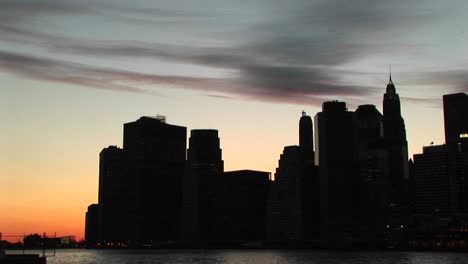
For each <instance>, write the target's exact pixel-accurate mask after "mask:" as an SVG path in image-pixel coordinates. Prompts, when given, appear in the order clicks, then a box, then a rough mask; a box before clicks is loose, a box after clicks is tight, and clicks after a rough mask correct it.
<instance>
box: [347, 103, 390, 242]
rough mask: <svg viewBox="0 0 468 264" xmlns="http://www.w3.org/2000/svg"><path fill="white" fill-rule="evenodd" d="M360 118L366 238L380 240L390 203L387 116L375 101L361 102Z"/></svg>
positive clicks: (359, 131)
mask: <svg viewBox="0 0 468 264" xmlns="http://www.w3.org/2000/svg"><path fill="white" fill-rule="evenodd" d="M355 115H356V119H357V126H358V129H357V135H358V136H357V139H358V162H359V181H360V187H359V190H360V197H361V198H360V219H361V220H360V221H359V223H360V225H361V229H362V230H367V231H366V232H361V233H362V235H363V239H365V240H367V241H376V240H379V237H382V234H383V233H385V231H386V225H387V217H388V206H389V204H390V197H389V194H390V192H389V189H390V181H389V170H388V153H387V151H386V147H385V144H384V140H383V116H382V114H381V113H380V112H379V111H378V110H377V108H376V107H375V106H374V105H360V106H359V107H358V108H357V109H356V111H355Z"/></svg>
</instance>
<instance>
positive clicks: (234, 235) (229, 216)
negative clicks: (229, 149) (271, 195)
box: [215, 170, 271, 243]
mask: <svg viewBox="0 0 468 264" xmlns="http://www.w3.org/2000/svg"><path fill="white" fill-rule="evenodd" d="M270 184H271V173H270V172H264V171H255V170H237V171H227V172H224V174H223V181H222V183H221V186H220V188H219V190H218V191H219V192H218V197H219V199H218V201H219V202H218V203H217V208H216V212H217V215H216V217H215V218H216V223H215V226H216V229H217V231H219V232H218V234H217V240H218V241H233V242H236V241H237V242H240V243H247V242H249V241H264V240H265V221H266V214H267V197H268V192H269V188H270Z"/></svg>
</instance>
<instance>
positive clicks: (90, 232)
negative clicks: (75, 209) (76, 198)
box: [85, 204, 99, 248]
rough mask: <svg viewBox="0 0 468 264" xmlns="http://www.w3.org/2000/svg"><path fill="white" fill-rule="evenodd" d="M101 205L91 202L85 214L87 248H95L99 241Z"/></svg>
mask: <svg viewBox="0 0 468 264" xmlns="http://www.w3.org/2000/svg"><path fill="white" fill-rule="evenodd" d="M98 234H99V205H98V204H91V205H90V206H88V210H87V211H86V214H85V241H86V248H93V247H96V246H97V243H98V242H99V238H98Z"/></svg>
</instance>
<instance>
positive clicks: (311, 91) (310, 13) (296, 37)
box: [0, 0, 468, 104]
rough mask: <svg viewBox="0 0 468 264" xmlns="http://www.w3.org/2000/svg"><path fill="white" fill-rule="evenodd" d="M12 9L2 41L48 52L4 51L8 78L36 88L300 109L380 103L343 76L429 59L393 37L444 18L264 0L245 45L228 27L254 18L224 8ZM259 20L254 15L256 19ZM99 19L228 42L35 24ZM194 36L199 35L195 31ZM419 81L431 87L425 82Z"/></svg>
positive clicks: (58, 5)
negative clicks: (147, 64) (125, 64)
mask: <svg viewBox="0 0 468 264" xmlns="http://www.w3.org/2000/svg"><path fill="white" fill-rule="evenodd" d="M206 1H208V0H206ZM267 2H268V3H267ZM5 3H6V4H5V5H4V6H5V8H3V9H2V11H0V22H4V23H1V24H0V33H2V34H3V37H2V40H3V41H9V42H10V43H17V44H19V45H30V46H34V47H36V48H39V49H43V50H45V51H47V52H45V53H44V55H43V57H41V58H38V57H32V56H27V55H21V54H15V53H12V52H9V51H3V52H2V53H0V54H1V56H2V65H4V66H3V70H4V71H9V72H12V73H15V74H21V75H23V76H26V77H28V78H36V79H41V80H49V81H56V82H65V83H74V84H79V85H82V86H90V87H93V88H99V89H110V90H118V91H131V92H145V93H146V92H148V90H147V89H142V88H139V86H141V85H143V84H149V83H150V84H151V83H158V84H165V85H166V84H167V85H169V86H170V87H176V88H181V87H182V88H186V89H196V90H201V91H204V92H205V93H204V94H209V95H210V96H213V95H214V96H227V97H238V98H248V99H253V100H267V101H275V102H286V103H300V104H307V103H314V102H315V101H316V102H321V101H322V100H323V99H324V98H325V99H329V98H336V97H340V98H341V99H347V100H354V102H358V101H359V99H356V98H358V97H364V96H374V95H375V89H373V88H372V87H367V86H364V85H360V84H353V83H349V82H346V81H344V79H343V75H344V73H345V74H346V71H343V70H342V69H340V66H341V65H344V64H349V63H352V62H354V61H357V60H362V59H363V58H366V57H367V56H372V55H375V54H384V53H392V52H401V51H403V52H405V53H411V54H416V53H417V52H421V45H419V46H418V45H414V44H412V43H399V42H398V41H395V40H394V39H393V37H392V36H389V35H388V34H389V32H396V31H397V30H398V31H400V32H401V31H404V32H407V33H408V32H413V31H414V32H416V31H417V30H418V28H419V27H421V26H422V25H424V24H425V23H427V22H428V21H434V20H435V19H437V16H435V15H434V13H435V12H436V9H430V8H421V7H420V2H419V1H414V0H410V1H402V0H398V1H396V2H393V1H392V2H391V3H390V2H388V3H387V2H376V1H371V0H357V1H353V2H352V3H351V2H349V1H344V0H331V1H329V0H328V1H325V0H323V1H322V0H319V1H305V0H300V1H296V2H294V4H291V3H287V4H286V3H281V2H274V3H270V2H269V1H263V0H256V1H254V4H252V5H251V6H252V8H253V9H254V10H253V11H255V10H256V11H258V13H259V14H260V13H261V14H262V15H263V16H264V18H263V19H258V20H253V21H254V22H249V21H247V22H245V23H244V24H242V26H239V27H237V29H236V30H237V31H238V32H237V34H236V36H238V37H237V38H232V37H230V36H227V35H226V34H227V33H226V32H230V30H231V28H229V29H228V27H226V26H225V24H226V23H227V21H236V19H237V20H242V18H243V17H242V15H245V14H243V13H242V14H241V13H239V12H237V13H236V12H235V11H233V12H232V13H230V12H225V13H222V12H220V10H222V9H220V8H214V7H213V6H218V7H219V3H216V1H214V2H210V3H211V4H207V5H206V6H207V8H206V9H205V10H204V11H203V12H201V11H194V10H193V9H191V6H182V5H179V6H178V7H177V8H174V6H175V5H174V4H172V5H170V7H164V8H161V7H154V6H145V5H141V3H140V5H135V6H131V5H127V6H124V5H120V4H109V3H106V4H103V3H101V4H94V3H92V4H91V3H86V4H83V3H81V2H80V3H78V2H71V1H53V0H46V1H37V2H35V1H28V0H23V1H11V0H8V1H6V2H5ZM97 3H99V2H97ZM100 6H105V7H106V9H105V10H106V11H102V10H100V9H99V8H98V7H100ZM161 6H163V5H161ZM2 7H3V3H2ZM246 8H247V7H244V9H246ZM255 8H257V9H255ZM34 10H36V11H34ZM197 10H200V9H197ZM253 11H252V12H251V13H255V12H253ZM93 13H95V15H97V14H100V15H102V14H104V13H105V14H106V15H109V14H110V15H111V16H115V17H116V18H117V19H122V21H121V22H123V23H127V22H128V19H132V20H133V19H134V20H138V21H145V23H146V22H148V23H151V24H152V26H154V27H155V28H157V29H159V30H164V31H167V32H168V34H169V35H170V34H171V33H172V32H171V31H170V29H168V28H167V25H165V24H164V23H162V24H158V23H157V22H158V21H159V22H164V21H166V22H171V23H172V22H174V23H178V22H182V23H186V22H187V21H194V20H198V21H204V22H205V23H207V24H206V28H207V29H206V31H212V32H224V33H220V34H219V35H218V37H220V38H223V37H224V38H225V40H226V43H224V44H223V45H214V46H210V45H206V44H200V43H180V44H174V43H176V42H174V41H170V39H168V40H166V41H165V40H158V42H156V41H154V42H148V41H143V40H139V39H127V40H121V41H110V40H109V41H106V40H100V41H98V40H89V39H87V40H85V39H83V38H81V37H80V36H73V37H65V36H60V35H55V34H51V33H44V32H40V31H38V30H37V28H35V27H32V26H28V23H27V21H28V16H29V17H31V16H32V17H34V16H39V15H45V16H50V15H57V14H61V15H68V16H69V15H83V14H87V15H90V14H93ZM221 13H222V14H221ZM220 15H222V16H225V19H220ZM222 16H221V17H222ZM239 16H240V17H239ZM210 17H217V21H216V23H212V22H211V23H208V22H207V21H208V20H209V19H207V18H210ZM259 17H260V15H259ZM153 22H156V23H153ZM109 30H116V29H115V28H111V29H109ZM182 33H183V32H182ZM186 33H187V34H192V35H193V34H194V32H189V31H187V32H186ZM174 34H178V35H177V36H175V37H176V39H178V38H180V37H181V36H180V34H181V32H179V31H178V32H177V33H174ZM24 43H28V44H24ZM0 51H1V50H0ZM57 55H65V56H81V57H83V56H85V57H90V58H96V59H99V60H102V61H103V62H105V61H107V60H108V59H115V58H122V57H124V58H128V59H134V58H142V59H154V60H160V61H170V62H177V63H187V64H194V65H201V66H208V67H212V68H215V69H219V68H222V69H227V70H229V71H230V72H233V73H234V74H233V75H232V76H225V77H224V78H219V79H215V78H204V77H193V76H192V77H183V76H182V77H181V76H175V74H174V75H157V74H144V73H138V72H132V71H122V70H117V69H115V68H114V67H113V65H111V64H109V66H108V67H106V68H98V67H95V66H89V65H84V64H76V63H72V62H69V61H66V60H63V59H58V57H57ZM103 64H105V63H103ZM5 65H7V66H8V67H7V66H5ZM44 65H47V67H46V66H44ZM48 67H49V68H50V69H52V70H50V69H47V68H48ZM353 72H355V73H356V72H359V71H353ZM351 73H352V72H351V71H350V72H347V74H351ZM450 74H452V76H449V75H447V74H445V75H443V76H442V75H441V76H440V78H438V79H437V82H438V84H439V85H453V86H457V87H462V88H461V89H466V87H467V85H466V84H468V82H467V80H466V77H465V76H466V75H464V76H463V73H461V72H460V73H450ZM445 77H447V78H445ZM431 80H432V79H431ZM419 81H421V82H422V83H424V80H418V82H419ZM415 82H416V81H415ZM463 87H465V88H463ZM206 91H209V93H206Z"/></svg>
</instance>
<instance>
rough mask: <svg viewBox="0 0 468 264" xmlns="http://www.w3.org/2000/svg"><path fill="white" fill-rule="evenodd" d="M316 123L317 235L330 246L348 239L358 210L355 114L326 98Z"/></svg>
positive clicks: (354, 229)
mask: <svg viewBox="0 0 468 264" xmlns="http://www.w3.org/2000/svg"><path fill="white" fill-rule="evenodd" d="M315 125H316V127H317V128H316V129H315V134H316V144H315V146H316V163H317V164H318V166H319V175H320V238H321V240H322V241H323V242H324V243H326V244H328V245H330V246H333V245H337V244H342V243H349V241H350V240H352V238H353V237H354V233H355V231H356V224H357V220H358V219H357V216H358V213H359V210H358V209H359V208H358V206H359V192H358V188H359V178H358V173H357V151H356V150H357V132H356V117H355V115H354V113H353V112H349V111H348V110H347V108H346V103H345V102H338V101H332V102H325V103H323V106H322V112H319V113H317V115H316V116H315Z"/></svg>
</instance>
